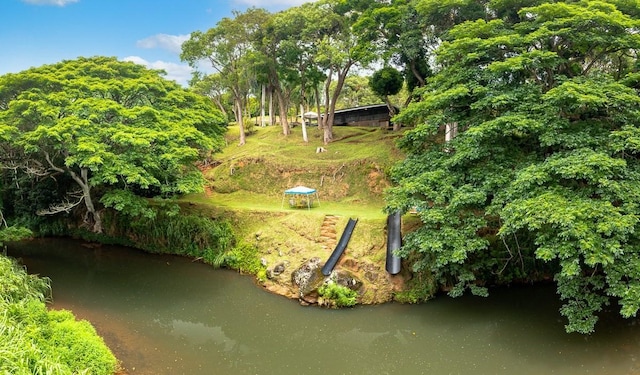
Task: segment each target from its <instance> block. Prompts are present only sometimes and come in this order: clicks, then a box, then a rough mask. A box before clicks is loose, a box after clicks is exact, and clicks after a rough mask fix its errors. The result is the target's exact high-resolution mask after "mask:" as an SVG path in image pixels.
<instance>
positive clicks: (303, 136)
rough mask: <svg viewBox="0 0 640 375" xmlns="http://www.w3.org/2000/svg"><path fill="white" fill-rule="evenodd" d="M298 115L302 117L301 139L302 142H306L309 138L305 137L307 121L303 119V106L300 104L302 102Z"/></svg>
mask: <svg viewBox="0 0 640 375" xmlns="http://www.w3.org/2000/svg"><path fill="white" fill-rule="evenodd" d="M300 115H301V116H300V118H301V119H302V120H301V121H302V140H303V141H304V143H308V142H309V138H308V137H307V123H306V121H305V120H304V106H303V105H302V103H300Z"/></svg>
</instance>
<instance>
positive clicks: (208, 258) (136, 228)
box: [105, 212, 235, 266]
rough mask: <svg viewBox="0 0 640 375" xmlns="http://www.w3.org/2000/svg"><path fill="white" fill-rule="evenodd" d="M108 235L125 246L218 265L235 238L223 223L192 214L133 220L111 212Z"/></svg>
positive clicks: (158, 214)
mask: <svg viewBox="0 0 640 375" xmlns="http://www.w3.org/2000/svg"><path fill="white" fill-rule="evenodd" d="M105 221H106V222H107V223H108V225H107V227H110V228H111V229H110V230H109V231H110V235H112V236H116V237H120V238H124V239H126V240H127V242H128V243H126V244H127V245H129V246H133V247H136V248H139V249H142V250H145V251H149V252H151V253H161V254H176V255H184V256H189V257H193V258H197V259H202V260H203V261H204V262H205V263H207V264H211V265H213V266H219V265H220V264H221V262H222V261H221V259H223V256H224V254H225V253H226V252H227V251H228V250H230V249H231V247H232V246H233V244H234V242H235V239H234V234H233V230H232V227H231V224H230V223H229V222H228V221H227V220H214V219H211V218H208V217H203V216H198V215H194V214H178V215H173V214H171V215H169V214H166V213H163V212H158V213H157V215H155V217H153V218H145V217H139V218H136V219H135V220H131V218H129V217H127V216H124V215H118V214H117V213H116V212H111V213H110V214H109V215H107V216H106V220H105Z"/></svg>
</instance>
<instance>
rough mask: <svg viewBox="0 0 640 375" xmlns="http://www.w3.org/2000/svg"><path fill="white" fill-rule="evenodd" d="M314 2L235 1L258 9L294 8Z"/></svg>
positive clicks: (297, 0)
mask: <svg viewBox="0 0 640 375" xmlns="http://www.w3.org/2000/svg"><path fill="white" fill-rule="evenodd" d="M314 1H315V0H235V2H236V3H238V4H245V5H249V6H255V7H259V8H272V7H285V8H287V7H294V6H298V5H301V4H304V3H313V2H314Z"/></svg>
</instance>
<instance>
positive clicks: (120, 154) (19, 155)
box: [0, 57, 225, 232]
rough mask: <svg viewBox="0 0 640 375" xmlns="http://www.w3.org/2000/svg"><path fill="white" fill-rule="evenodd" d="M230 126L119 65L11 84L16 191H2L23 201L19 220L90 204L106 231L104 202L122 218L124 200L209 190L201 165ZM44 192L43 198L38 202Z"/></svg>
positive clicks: (193, 97)
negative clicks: (24, 212)
mask: <svg viewBox="0 0 640 375" xmlns="http://www.w3.org/2000/svg"><path fill="white" fill-rule="evenodd" d="M224 121H225V120H224V118H223V117H222V115H221V114H220V112H219V111H218V110H217V109H215V107H214V105H213V104H212V103H211V102H210V101H209V100H207V99H206V98H205V97H202V96H200V95H197V94H195V93H192V92H190V91H187V90H185V89H183V88H181V87H179V86H178V85H177V84H176V83H173V82H170V81H167V80H165V79H164V78H163V77H162V76H161V74H160V72H158V71H152V70H148V69H146V68H144V67H143V66H141V65H137V64H134V63H130V62H121V61H117V60H116V59H115V58H107V57H94V58H79V59H77V60H71V61H63V62H61V63H58V64H54V65H46V66H42V67H39V68H31V69H29V70H26V71H24V72H20V73H17V74H7V75H4V76H2V77H0V152H1V154H0V166H2V167H3V168H4V170H5V171H6V173H5V174H4V175H3V177H4V179H3V181H6V183H5V184H3V185H0V186H4V189H5V190H9V189H11V192H10V193H5V194H6V195H5V196H6V197H8V198H9V199H6V200H5V202H8V201H13V202H14V203H13V204H12V206H13V209H14V211H16V210H18V208H19V206H20V205H22V206H26V207H29V208H32V209H33V211H35V210H38V211H39V213H40V214H54V213H59V212H69V211H71V210H72V209H73V208H74V207H75V206H76V205H79V204H80V203H84V211H85V212H86V216H85V221H86V223H87V225H88V226H89V227H90V228H91V229H92V230H93V231H95V232H101V231H102V222H101V218H100V207H98V204H99V200H100V199H103V202H102V203H103V204H105V205H108V206H109V207H115V208H116V209H118V207H122V206H123V205H122V204H121V202H119V201H118V197H121V196H125V197H126V198H127V199H129V198H130V196H127V195H123V194H122V192H128V193H132V194H133V195H134V196H137V197H156V196H160V197H170V196H172V195H174V194H182V193H190V192H196V191H202V189H203V184H204V180H203V178H202V174H201V173H200V171H199V170H198V169H197V167H196V162H197V161H200V160H205V159H206V158H208V157H209V156H210V153H211V152H212V151H215V150H216V149H217V148H218V147H219V146H220V144H221V139H222V138H221V137H222V132H223V131H224V125H225V122H224ZM9 171H10V172H11V173H9ZM45 177H53V178H52V179H48V178H45ZM42 186H45V188H44V189H42V190H41V191H40V193H41V194H38V195H37V196H31V195H29V190H30V189H32V191H33V190H36V189H38V188H39V187H42ZM27 187H29V188H30V189H27ZM34 200H35V201H36V202H33V201H34ZM29 214H33V212H30V213H29Z"/></svg>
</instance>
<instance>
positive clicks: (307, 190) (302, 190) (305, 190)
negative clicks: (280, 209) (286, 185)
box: [284, 186, 316, 194]
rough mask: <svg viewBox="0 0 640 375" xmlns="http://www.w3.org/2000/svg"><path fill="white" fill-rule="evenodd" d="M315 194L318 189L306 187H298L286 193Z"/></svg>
mask: <svg viewBox="0 0 640 375" xmlns="http://www.w3.org/2000/svg"><path fill="white" fill-rule="evenodd" d="M315 192H316V189H312V188H308V187H306V186H296V187H294V188H291V189H288V190H285V191H284V193H285V194H313V193H315Z"/></svg>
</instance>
